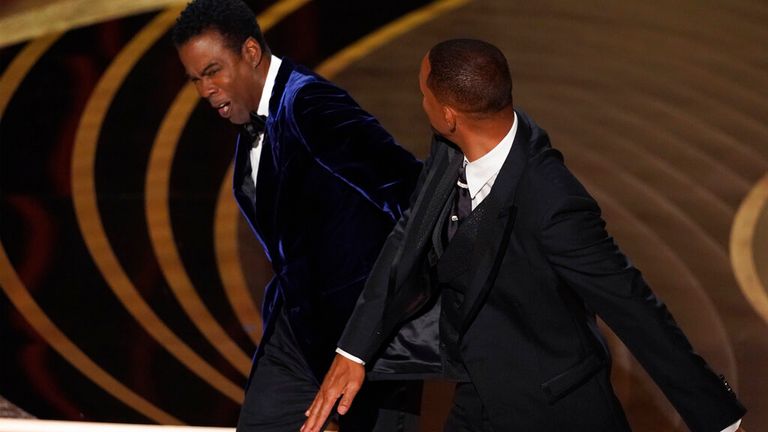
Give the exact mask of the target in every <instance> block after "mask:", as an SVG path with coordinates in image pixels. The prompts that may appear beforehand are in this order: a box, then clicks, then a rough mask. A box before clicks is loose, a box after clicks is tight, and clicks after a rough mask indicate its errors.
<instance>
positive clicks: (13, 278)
mask: <svg viewBox="0 0 768 432" xmlns="http://www.w3.org/2000/svg"><path fill="white" fill-rule="evenodd" d="M0 287H2V288H3V291H5V294H6V295H7V296H8V298H9V299H11V303H13V305H14V306H15V307H16V309H17V310H18V311H19V313H21V315H22V316H23V317H24V319H26V320H27V322H28V323H29V324H30V325H31V326H32V327H33V328H34V329H35V331H36V332H37V333H38V334H39V335H40V337H42V338H43V339H44V340H45V341H46V342H47V343H48V345H50V346H51V347H52V348H53V349H55V350H56V352H57V353H59V354H60V355H61V356H62V357H64V359H65V360H66V361H68V362H69V363H70V364H71V365H72V366H74V367H75V368H76V369H77V370H78V371H80V373H82V374H83V375H85V376H86V377H87V378H88V379H90V380H91V381H93V382H94V383H95V384H96V385H98V386H99V387H101V388H102V389H104V390H105V391H106V392H107V393H109V394H111V395H112V396H114V397H115V398H117V399H118V400H119V401H121V402H123V403H124V404H126V405H128V406H129V407H131V408H133V409H135V410H136V411H138V412H139V413H141V414H143V415H144V416H146V417H147V418H149V419H152V420H154V421H156V422H158V423H160V424H175V425H181V424H184V423H183V422H182V421H181V420H179V419H177V418H175V417H173V416H172V415H170V414H168V413H166V412H165V411H163V410H161V409H160V408H158V407H156V406H155V405H153V404H152V403H150V402H149V401H147V400H146V399H144V398H142V397H141V396H139V395H138V394H136V393H134V392H133V391H132V390H131V389H129V388H128V387H126V386H125V385H123V383H121V382H120V381H118V380H116V379H115V378H114V377H113V376H112V375H110V374H109V373H108V372H107V371H105V370H104V369H102V368H101V367H99V365H98V364H96V363H95V362H94V361H93V360H91V358H90V357H88V355H86V354H85V353H84V352H83V351H81V350H80V348H78V347H77V345H75V344H74V343H73V342H72V341H71V340H70V339H69V338H68V337H67V336H66V335H65V334H64V333H63V332H62V331H61V330H59V328H58V327H57V326H56V324H54V323H53V322H52V321H51V320H50V318H48V316H47V315H46V314H45V312H44V311H43V310H42V309H41V308H40V306H39V305H38V304H37V302H35V299H34V298H32V296H31V295H30V294H29V292H28V291H27V289H26V287H24V284H23V283H22V281H21V280H20V279H19V276H18V275H17V274H16V272H15V271H14V270H13V266H12V264H11V262H10V260H9V259H8V256H7V255H6V253H5V248H4V247H3V245H2V244H1V243H0Z"/></svg>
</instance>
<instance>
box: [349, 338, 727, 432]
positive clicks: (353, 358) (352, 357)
mask: <svg viewBox="0 0 768 432" xmlns="http://www.w3.org/2000/svg"><path fill="white" fill-rule="evenodd" d="M336 353H337V354H339V355H341V356H342V357H346V358H348V359H350V360H352V361H353V362H355V363H357V364H361V365H363V366H365V362H364V361H362V360H360V359H359V358H358V357H355V356H353V355H352V354H350V353H348V352H346V351H344V350H343V349H341V348H336ZM735 430H736V429H734V431H735ZM723 432H731V430H730V429H728V430H725V431H723Z"/></svg>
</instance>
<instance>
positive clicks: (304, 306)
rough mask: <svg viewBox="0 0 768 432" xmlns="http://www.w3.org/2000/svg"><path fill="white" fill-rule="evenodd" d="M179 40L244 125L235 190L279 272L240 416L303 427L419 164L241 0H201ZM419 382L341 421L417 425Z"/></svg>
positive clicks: (193, 73)
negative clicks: (291, 54)
mask: <svg viewBox="0 0 768 432" xmlns="http://www.w3.org/2000/svg"><path fill="white" fill-rule="evenodd" d="M173 40H174V43H175V45H176V47H177V49H178V53H179V57H180V59H181V61H182V63H183V64H184V67H185V69H186V71H187V75H189V77H190V79H191V81H192V82H193V83H194V84H195V86H196V88H197V91H198V93H199V94H200V96H201V97H202V98H204V99H205V100H206V101H207V102H208V103H209V104H210V105H211V106H212V107H213V108H214V109H215V110H217V111H218V113H219V115H220V116H221V117H223V118H225V119H227V120H229V121H230V122H231V123H233V124H236V125H238V126H241V127H242V128H243V129H242V133H241V134H240V136H239V138H238V143H237V149H236V151H235V162H234V176H233V177H234V178H233V180H234V184H233V188H234V193H235V199H236V200H237V203H238V205H239V206H240V210H241V211H242V213H243V215H244V216H245V218H246V220H247V221H248V223H249V224H250V226H251V228H252V229H253V231H254V233H255V234H256V236H257V237H258V238H259V240H260V241H261V243H262V245H263V246H264V250H265V252H266V254H267V256H268V258H269V260H270V261H271V263H272V268H273V270H274V273H275V276H274V278H273V279H272V280H271V281H270V283H269V284H268V285H267V287H266V288H265V293H264V305H263V309H262V310H263V317H264V335H263V337H262V340H261V344H260V345H259V347H258V350H257V352H256V355H255V357H254V363H253V368H252V370H251V376H250V378H249V384H248V385H247V386H246V395H245V400H244V402H243V407H242V409H241V411H240V419H239V422H238V427H237V429H238V431H239V432H249V431H258V432H264V431H279V432H282V431H290V430H297V429H298V428H299V426H300V425H301V424H302V422H303V420H304V415H303V414H304V410H305V408H306V406H307V405H308V404H309V403H310V402H311V401H312V398H313V397H314V394H315V392H316V391H317V389H318V388H319V385H320V380H321V379H322V376H323V375H324V374H325V372H326V371H327V370H328V367H329V366H330V364H331V361H332V360H333V356H334V351H335V349H336V342H337V340H338V338H339V335H340V334H341V331H342V330H343V329H344V325H345V324H346V321H347V318H348V317H349V315H350V314H351V312H352V309H353V308H354V305H355V302H356V301H357V298H358V296H359V294H360V291H361V290H362V287H363V284H364V282H365V279H366V277H367V276H368V273H369V271H370V269H371V267H372V266H373V263H374V261H375V259H376V256H377V254H378V252H379V250H380V249H381V246H382V244H383V243H384V241H385V239H386V237H387V235H388V234H389V232H390V231H391V230H392V228H393V227H394V225H395V223H396V222H397V220H398V219H399V218H400V216H401V215H402V212H403V211H404V210H405V207H406V206H407V205H408V197H409V196H410V194H411V192H412V191H413V188H414V185H415V182H416V178H417V176H418V173H419V171H420V168H421V163H420V162H418V161H417V160H416V159H414V158H413V156H412V155H411V154H409V153H408V152H407V151H406V150H404V149H403V148H402V147H400V146H399V145H397V143H396V142H395V140H394V139H393V138H392V136H391V135H390V134H389V133H387V131H386V130H384V128H383V127H382V126H381V125H380V124H379V122H378V121H377V120H376V119H375V118H374V117H373V116H371V115H370V114H368V113H367V112H366V111H365V110H363V109H362V108H361V107H360V106H359V105H358V104H357V103H356V102H355V101H354V100H353V99H352V98H351V97H350V96H349V95H348V94H347V93H346V92H345V91H344V90H342V89H340V88H339V87H337V86H335V85H333V84H332V83H330V82H328V81H326V80H325V79H323V78H322V77H320V76H318V75H316V74H314V73H312V72H311V71H309V70H307V69H306V68H303V67H301V66H299V65H295V64H293V63H292V62H291V61H290V60H288V59H285V58H282V59H281V58H279V57H277V56H274V55H272V53H271V52H270V50H269V47H268V46H267V44H266V42H265V40H264V37H263V35H262V33H261V30H260V28H259V26H258V24H257V23H256V18H255V16H254V14H253V12H252V11H251V10H250V9H249V7H248V6H247V5H246V4H244V3H243V2H242V1H240V0H194V1H192V2H191V3H190V4H189V5H187V7H186V9H185V10H184V11H183V12H182V13H181V15H180V16H179V19H178V21H177V23H176V26H175V27H174V31H173ZM419 390H420V384H418V383H411V384H409V385H408V387H404V386H400V385H399V384H396V383H395V384H393V385H390V386H386V385H385V386H383V387H378V386H371V387H370V391H369V392H368V393H369V395H368V397H364V398H363V399H364V402H363V403H361V404H359V405H358V406H356V408H355V410H354V411H355V412H354V413H353V414H352V415H351V416H347V417H345V418H344V419H342V421H341V422H340V423H341V424H340V427H341V431H342V432H344V431H370V430H373V429H374V427H376V428H377V429H376V430H381V431H391V430H395V427H393V426H391V423H392V422H395V423H399V426H400V427H405V426H404V425H405V424H406V423H410V424H412V425H414V424H415V423H416V422H417V420H418V418H417V417H416V416H415V415H414V414H412V413H415V412H417V411H418V408H419V406H418V405H419V404H418V402H419V397H420V393H419ZM388 391H392V392H394V393H396V394H397V401H396V402H397V403H390V400H388V399H386V396H387V395H386V393H387V392H388ZM379 408H382V409H379ZM383 408H391V409H387V410H384V409H383ZM406 411H409V412H410V413H411V414H409V413H407V412H406Z"/></svg>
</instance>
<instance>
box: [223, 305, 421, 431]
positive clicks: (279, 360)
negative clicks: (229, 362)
mask: <svg viewBox="0 0 768 432" xmlns="http://www.w3.org/2000/svg"><path fill="white" fill-rule="evenodd" d="M263 349H264V352H263V354H262V356H261V358H260V359H259V360H258V367H257V368H256V370H255V371H254V373H253V376H252V377H251V380H250V384H249V386H248V388H247V389H246V392H245V401H244V402H243V406H242V408H241V410H240V419H239V421H238V424H237V431H238V432H273V431H274V432H296V431H298V430H299V428H300V427H301V425H302V424H303V423H304V420H305V419H306V417H305V416H304V412H305V411H306V410H307V408H309V406H310V405H311V404H312V400H313V399H314V398H315V394H317V391H318V390H319V388H320V383H319V382H318V381H317V379H316V378H315V376H314V375H313V374H312V372H311V370H310V368H309V365H308V364H307V362H306V360H305V359H304V356H303V354H302V353H301V351H300V350H299V348H298V347H297V344H296V342H295V339H294V337H293V334H292V332H291V329H290V326H289V325H288V321H287V318H286V317H285V314H283V313H280V316H279V317H278V319H277V322H276V323H275V329H274V333H273V334H272V335H271V337H270V338H269V341H268V342H267V343H266V344H265V345H264V347H263ZM420 402H421V382H416V381H413V382H408V383H404V382H366V383H365V384H364V385H363V387H362V389H361V390H360V393H358V395H357V397H356V398H355V400H354V401H353V403H352V407H351V408H350V410H349V412H348V413H347V414H346V415H344V416H340V418H339V429H340V432H371V431H375V432H393V431H403V432H410V431H416V430H418V423H419V417H418V412H419V405H420Z"/></svg>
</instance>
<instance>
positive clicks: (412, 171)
mask: <svg viewBox="0 0 768 432" xmlns="http://www.w3.org/2000/svg"><path fill="white" fill-rule="evenodd" d="M293 109H294V113H293V114H294V116H293V118H294V119H295V122H296V127H297V128H298V132H299V133H298V135H299V136H300V137H301V139H302V142H303V144H304V146H305V147H306V149H307V150H308V151H309V152H310V154H311V155H312V157H313V158H314V159H315V160H316V161H317V162H318V163H319V164H320V165H322V166H323V167H324V168H325V169H327V170H328V171H330V172H331V173H333V175H335V176H337V177H338V178H340V179H341V180H343V181H344V182H345V183H346V184H348V185H349V186H351V187H352V188H354V189H355V190H357V191H358V192H360V193H361V194H362V195H363V196H365V197H366V199H368V200H369V201H371V202H372V203H373V204H375V205H376V206H377V207H379V208H380V209H381V210H383V211H385V212H386V213H388V214H389V215H390V216H391V217H392V220H393V221H396V220H398V219H399V218H400V216H402V214H403V211H404V210H405V208H404V207H405V206H404V204H405V203H407V202H408V197H409V196H410V194H411V192H412V190H413V185H414V182H415V181H416V178H417V176H418V174H419V170H420V169H421V163H420V162H419V161H417V160H416V159H415V158H414V157H413V156H412V155H411V154H410V153H408V152H407V151H406V150H405V149H403V148H402V147H400V146H399V145H398V144H397V143H396V142H395V140H394V138H392V136H391V135H390V134H389V133H388V132H387V131H386V130H385V129H384V128H383V127H382V126H381V124H379V122H378V121H377V120H376V118H374V117H373V116H372V115H370V114H369V113H367V112H366V111H365V110H363V109H362V108H360V106H359V105H358V104H357V103H356V102H355V101H354V100H353V99H352V98H351V97H350V96H349V95H348V94H347V93H346V92H345V91H344V90H342V89H340V88H338V87H336V86H334V85H332V84H331V83H328V82H325V81H318V82H313V83H310V84H307V85H305V86H304V87H302V88H301V89H300V90H299V91H298V94H297V95H296V98H295V101H294V104H293Z"/></svg>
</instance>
